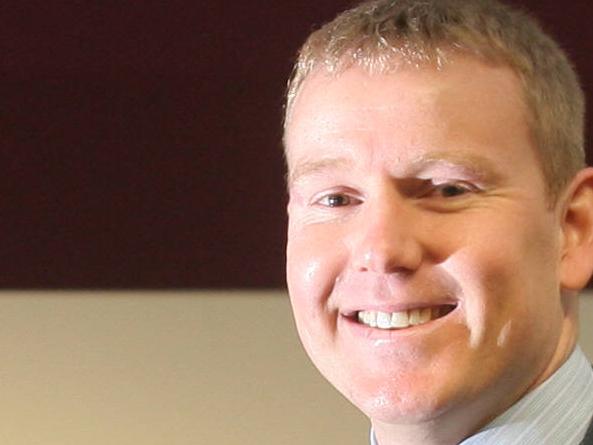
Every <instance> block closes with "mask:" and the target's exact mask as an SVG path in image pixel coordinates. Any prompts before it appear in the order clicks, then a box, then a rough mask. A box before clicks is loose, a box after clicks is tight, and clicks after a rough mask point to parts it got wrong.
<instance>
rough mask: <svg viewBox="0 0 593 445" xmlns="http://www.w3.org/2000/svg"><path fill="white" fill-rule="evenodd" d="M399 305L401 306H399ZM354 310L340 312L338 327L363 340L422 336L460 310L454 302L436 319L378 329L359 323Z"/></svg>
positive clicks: (408, 307) (384, 308)
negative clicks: (447, 310) (407, 325)
mask: <svg viewBox="0 0 593 445" xmlns="http://www.w3.org/2000/svg"><path fill="white" fill-rule="evenodd" d="M446 304H449V305H453V303H450V302H449V303H443V304H442V305H446ZM440 305H441V304H434V303H433V304H430V305H413V306H411V305H406V306H405V307H406V309H399V307H398V309H393V307H394V306H380V307H375V306H373V307H369V309H367V308H366V307H365V309H358V310H371V311H383V312H398V311H402V310H411V309H420V308H425V307H434V306H440ZM400 307H401V306H400ZM358 310H356V311H348V312H342V313H341V314H340V315H339V317H338V329H343V330H344V332H346V333H348V334H349V335H351V336H353V337H356V338H360V339H363V340H372V341H375V340H384V341H393V342H397V341H402V340H403V339H405V338H408V337H415V336H424V335H429V334H430V333H431V332H432V331H435V330H437V329H440V328H442V327H443V325H445V324H448V323H450V322H452V321H455V319H456V318H457V317H458V315H459V313H460V312H461V311H460V305H459V304H455V308H454V309H453V310H452V311H451V312H449V313H448V314H446V315H444V316H442V317H439V318H437V319H436V320H431V321H429V322H427V323H423V324H419V325H414V326H409V327H407V328H403V329H379V328H372V327H370V326H367V325H365V324H362V323H359V322H358V321H357V320H356V318H355V317H354V316H353V315H354V314H356V312H358Z"/></svg>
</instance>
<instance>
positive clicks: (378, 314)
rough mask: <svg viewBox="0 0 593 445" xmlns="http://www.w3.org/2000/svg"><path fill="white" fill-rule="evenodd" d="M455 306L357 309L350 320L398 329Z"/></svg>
mask: <svg viewBox="0 0 593 445" xmlns="http://www.w3.org/2000/svg"><path fill="white" fill-rule="evenodd" d="M456 307H457V306H456V305H454V304H443V305H439V306H432V307H422V308H414V309H409V310H404V311H398V312H383V311H357V312H355V313H353V314H352V315H351V317H350V318H351V320H353V321H355V322H356V323H359V324H361V325H365V326H368V327H371V328H376V329H382V330H399V329H406V328H409V327H411V326H419V325H423V324H426V323H429V322H431V321H434V320H438V319H439V318H443V317H445V316H446V315H448V314H449V313H451V312H452V311H453V310H454V309H455V308H456Z"/></svg>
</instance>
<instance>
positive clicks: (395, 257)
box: [351, 191, 423, 274]
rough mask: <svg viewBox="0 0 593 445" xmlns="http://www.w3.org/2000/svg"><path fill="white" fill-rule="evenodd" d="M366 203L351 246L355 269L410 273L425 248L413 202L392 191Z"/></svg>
mask: <svg viewBox="0 0 593 445" xmlns="http://www.w3.org/2000/svg"><path fill="white" fill-rule="evenodd" d="M364 206H365V208H364V209H363V211H362V212H361V213H360V214H359V215H358V218H357V222H356V224H357V227H356V228H355V234H354V235H353V240H354V241H353V244H352V247H351V260H352V263H353V266H354V268H355V270H357V271H361V272H368V271H370V272H377V273H403V274H410V273H412V272H413V271H415V270H416V269H418V267H419V266H420V264H421V262H422V257H423V249H422V243H421V242H420V239H419V233H418V232H419V221H418V220H417V216H418V215H417V212H415V211H414V209H413V208H412V204H410V203H406V202H405V198H403V197H401V196H399V195H398V194H397V192H394V191H391V192H389V193H382V194H381V196H377V197H376V198H372V199H369V200H367V201H366V202H365V204H364Z"/></svg>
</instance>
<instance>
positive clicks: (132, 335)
mask: <svg viewBox="0 0 593 445" xmlns="http://www.w3.org/2000/svg"><path fill="white" fill-rule="evenodd" d="M582 312H583V315H584V322H583V340H585V342H584V347H585V349H586V351H587V353H588V354H589V357H591V358H593V341H592V340H593V299H592V298H588V299H586V301H584V305H583V309H582ZM0 357H2V364H1V365H0V394H1V396H2V399H1V400H2V403H0V419H2V421H1V425H2V427H0V443H2V444H11V445H21V444H22V445H25V444H26V445H32V444H39V445H41V444H43V445H53V444H55V445H58V444H59V445H70V444H71V445H74V444H76V445H80V444H85V445H95V444H97V445H99V444H101V445H104V444H107V443H108V444H112V445H118V444H126V445H128V444H130V445H132V444H134V445H136V444H143V445H152V444H154V445H156V444H159V445H161V444H162V445H165V444H166V445H189V444H192V445H194V444H205V445H206V444H208V445H209V444H216V445H251V444H253V445H256V444H257V445H268V444H269V445H272V444H274V445H276V444H282V445H292V444H294V445H296V444H299V445H301V444H317V443H323V440H325V441H327V443H332V444H333V443H336V444H338V443H339V444H344V445H354V444H357V445H360V444H364V443H366V437H367V428H368V424H367V421H366V419H365V418H364V417H363V416H362V415H360V414H359V413H358V412H357V411H356V410H355V409H354V408H352V407H351V406H350V405H349V404H348V403H347V402H346V401H344V400H343V399H342V398H341V396H339V395H337V393H336V392H335V391H334V390H333V389H332V388H331V387H330V386H329V385H327V384H326V383H325V381H323V380H322V378H321V377H319V376H318V374H317V372H316V371H315V370H314V369H313V367H312V366H311V365H310V364H309V362H308V360H307V359H306V357H305V355H304V354H303V352H302V351H301V348H300V345H299V343H298V340H297V338H296V335H295V333H294V327H293V323H292V318H291V314H290V308H289V305H288V301H287V298H286V296H285V295H284V294H282V293H280V294H278V293H274V292H272V293H237V292H222V293H216V294H200V293H196V292H193V293H146V292H143V293H119V294H117V293H116V294H108V293H87V294H83V293H16V292H11V293H6V292H5V293H3V294H2V296H1V297H0Z"/></svg>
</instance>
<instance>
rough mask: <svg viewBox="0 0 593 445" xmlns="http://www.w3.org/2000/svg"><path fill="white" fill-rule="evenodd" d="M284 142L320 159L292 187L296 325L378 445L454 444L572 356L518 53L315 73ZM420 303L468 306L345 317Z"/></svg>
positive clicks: (290, 272)
mask: <svg viewBox="0 0 593 445" xmlns="http://www.w3.org/2000/svg"><path fill="white" fill-rule="evenodd" d="M285 140H286V147H287V157H288V165H289V170H290V171H291V172H295V171H297V170H299V169H300V171H305V172H307V173H305V174H302V175H300V176H298V177H297V178H296V179H295V180H294V181H293V182H291V184H290V186H289V191H290V201H289V205H288V212H289V228H288V245H287V281H288V287H289V292H290V298H291V303H292V306H293V310H294V316H295V320H296V324H297V328H298V331H299V334H300V336H301V340H302V342H303V345H304V347H305V349H306V350H307V352H308V354H309V356H310V357H311V359H312V360H313V362H314V363H315V365H316V366H317V367H318V368H319V370H320V371H321V372H322V373H323V374H324V376H325V377H326V378H327V379H328V380H329V381H330V382H331V383H332V384H333V385H334V386H336V388H337V389H338V390H340V391H341V392H342V393H343V394H344V395H345V396H346V397H347V398H348V399H350V400H351V401H352V402H353V403H354V404H355V405H356V406H358V407H359V408H360V409H361V410H362V411H363V412H364V413H365V414H366V415H368V416H369V417H370V418H371V420H372V422H373V425H374V427H375V429H376V432H377V435H378V437H379V441H380V442H381V443H382V444H385V445H389V443H391V442H389V440H390V439H389V438H393V437H399V438H400V439H401V440H407V442H403V443H410V444H412V443H415V442H414V440H416V441H417V442H419V443H425V444H429V443H441V444H446V443H457V442H455V441H459V440H461V439H463V438H464V437H467V435H469V434H471V433H472V432H474V431H475V430H476V429H477V428H479V427H480V426H481V425H483V424H484V423H485V422H487V421H488V420H490V419H491V418H492V417H494V416H495V415H497V414H498V413H501V412H502V411H504V410H505V409H506V408H507V407H508V406H510V405H511V404H512V403H513V402H514V401H515V400H517V399H518V398H520V397H521V396H522V395H523V394H524V393H525V392H526V391H528V390H529V389H530V388H532V387H533V386H535V385H537V384H538V383H539V382H541V381H543V380H544V379H545V378H547V377H548V376H549V375H550V374H551V373H552V372H553V371H554V370H555V369H557V367H558V366H559V365H560V364H561V363H562V362H563V361H564V359H565V358H566V357H567V355H568V354H569V353H570V351H571V350H572V348H573V347H574V343H575V330H576V328H575V320H574V319H573V318H572V317H567V316H566V314H565V312H564V310H563V306H562V298H561V283H560V273H559V265H560V261H561V255H560V251H561V246H560V240H561V239H562V226H561V217H560V212H559V210H558V209H557V208H550V207H549V205H548V200H547V196H546V192H545V187H544V180H543V176H542V173H541V169H540V167H539V163H538V159H537V156H536V151H535V148H534V147H533V146H532V138H531V137H530V133H529V129H528V126H527V120H526V111H525V107H524V105H523V101H522V92H521V89H520V83H519V81H518V79H517V78H516V77H515V76H514V74H513V73H512V72H511V71H510V70H509V69H507V68H505V67H494V66H490V65H486V64H483V63H482V62H480V61H478V60H475V59H472V58H466V57H461V56H459V57H457V58H455V60H453V62H452V63H451V64H449V65H447V66H446V67H445V68H444V69H443V70H442V71H436V70H434V69H432V68H423V69H421V70H412V69H410V70H403V71H399V72H395V73H390V74H385V75H379V74H375V75H369V74H367V73H365V72H364V71H362V70H360V69H358V68H350V69H349V70H348V71H346V72H345V73H343V74H341V75H339V76H338V77H329V76H327V75H325V74H324V73H322V72H318V73H314V74H312V75H311V76H310V77H309V78H308V79H307V80H306V81H305V83H304V86H303V89H302V90H301V92H300V94H299V96H298V98H297V100H296V102H295V104H294V110H293V114H292V118H291V120H290V122H289V123H288V126H287V131H286V135H285ZM426 158H430V159H432V161H431V162H424V163H418V162H417V160H418V159H426ZM433 158H434V159H436V161H435V160H434V159H433ZM324 159H325V160H327V159H330V160H331V159H339V160H340V161H339V162H335V165H333V166H332V162H333V161H330V162H326V161H324ZM464 160H467V162H466V161H464ZM319 161H323V162H319ZM305 164H307V165H313V166H314V168H310V167H307V168H301V167H302V166H303V165H305ZM476 165H479V166H480V168H476ZM315 166H317V167H315ZM482 166H485V168H481V167H482ZM418 301H421V302H433V303H435V304H436V303H437V302H443V301H447V302H454V303H455V304H456V305H457V308H456V309H455V310H454V311H453V312H452V313H451V314H450V315H449V316H447V317H446V318H444V319H442V320H437V321H436V322H431V323H429V324H427V325H425V327H424V328H423V329H422V330H420V329H417V330H416V331H415V333H412V331H410V334H402V333H399V334H398V333H396V334H394V335H391V336H387V335H384V336H383V337H380V335H383V334H378V335H379V337H376V338H373V337H372V335H369V336H367V337H365V336H364V335H359V334H360V331H356V332H355V331H354V330H352V329H350V328H351V323H349V322H348V321H347V320H346V319H345V317H344V316H343V311H344V308H348V309H352V308H356V307H360V309H361V310H362V309H364V308H366V307H368V306H369V305H372V306H378V305H393V304H401V303H405V304H413V303H414V302H418ZM437 322H440V323H437ZM433 324H434V327H430V326H431V325H433ZM369 329H370V328H369ZM402 332H403V331H402ZM382 438H383V439H382ZM419 438H422V440H420V439H419ZM393 443H395V442H393Z"/></svg>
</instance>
